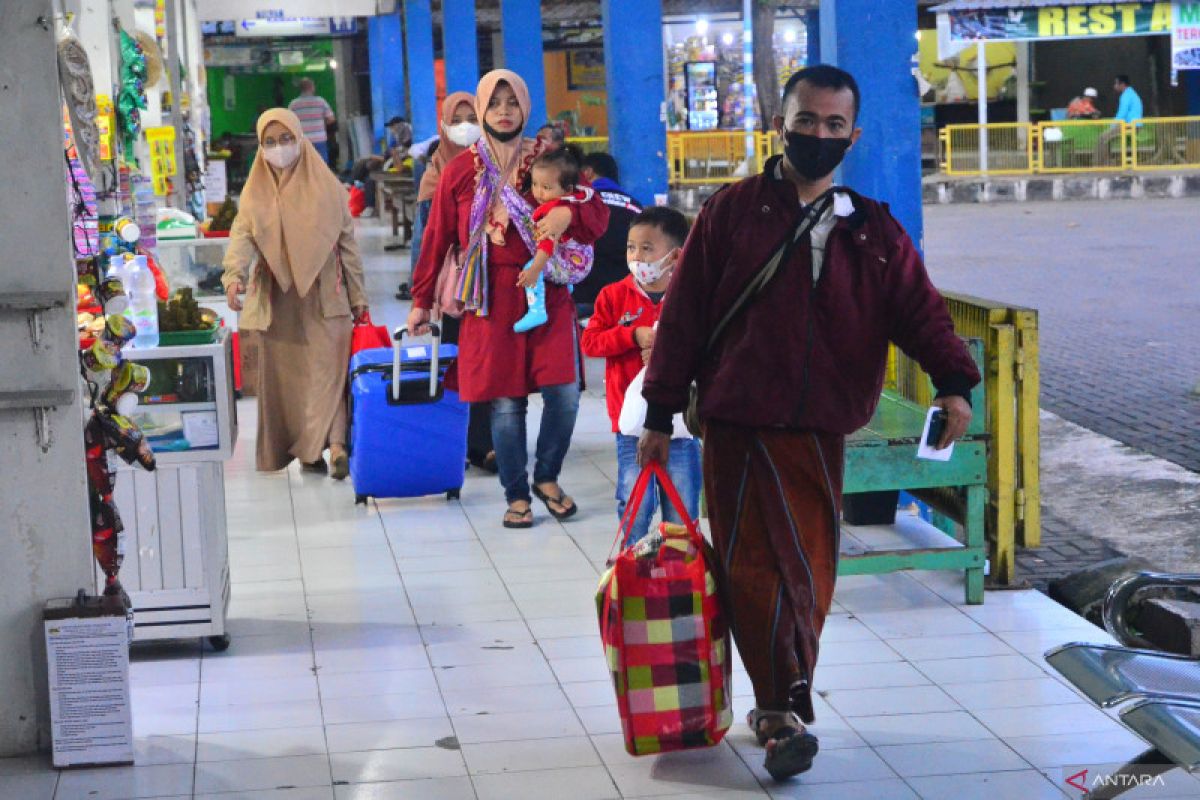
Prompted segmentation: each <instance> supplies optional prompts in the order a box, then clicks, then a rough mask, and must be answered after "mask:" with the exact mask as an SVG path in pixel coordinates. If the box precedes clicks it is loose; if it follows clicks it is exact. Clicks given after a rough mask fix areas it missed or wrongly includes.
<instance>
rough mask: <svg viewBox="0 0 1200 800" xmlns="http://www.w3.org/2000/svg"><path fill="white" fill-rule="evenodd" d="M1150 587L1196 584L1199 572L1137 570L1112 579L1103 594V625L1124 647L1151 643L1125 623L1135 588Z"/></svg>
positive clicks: (1178, 586) (1197, 586)
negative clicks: (1111, 582)
mask: <svg viewBox="0 0 1200 800" xmlns="http://www.w3.org/2000/svg"><path fill="white" fill-rule="evenodd" d="M1150 588H1166V589H1171V588H1176V589H1188V588H1200V575H1197V574H1176V573H1170V572H1140V573H1138V574H1137V575H1127V576H1126V577H1124V578H1121V579H1120V580H1117V581H1116V582H1114V583H1113V585H1112V586H1110V587H1109V589H1108V595H1107V596H1106V597H1105V598H1104V611H1103V616H1104V628H1105V630H1107V631H1108V632H1109V633H1110V634H1111V635H1112V637H1113V638H1114V639H1116V640H1117V641H1118V642H1120V643H1121V644H1123V645H1126V646H1128V647H1150V648H1153V647H1154V645H1153V644H1151V643H1149V642H1147V641H1146V640H1145V639H1143V638H1142V637H1140V636H1138V635H1137V634H1136V633H1134V631H1133V628H1132V627H1130V625H1129V607H1130V605H1131V603H1132V601H1133V598H1134V596H1135V595H1136V594H1138V593H1139V592H1142V591H1145V590H1146V589H1150Z"/></svg>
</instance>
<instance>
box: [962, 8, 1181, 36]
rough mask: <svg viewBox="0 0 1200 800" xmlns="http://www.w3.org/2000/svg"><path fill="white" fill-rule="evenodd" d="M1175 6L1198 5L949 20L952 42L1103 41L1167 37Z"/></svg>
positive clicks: (1025, 11)
mask: <svg viewBox="0 0 1200 800" xmlns="http://www.w3.org/2000/svg"><path fill="white" fill-rule="evenodd" d="M1175 5H1182V6H1189V5H1196V3H1189V2H1184V3H1175V2H1171V1H1170V0H1167V1H1166V2H1153V3H1150V2H1141V3H1091V4H1088V5H1061V6H1055V5H1050V6H1039V7H1037V8H1007V9H1005V8H1001V9H990V10H980V11H950V12H948V13H947V15H948V16H949V18H950V19H949V22H950V38H951V40H952V41H976V40H978V39H987V40H989V41H996V40H1008V41H1046V40H1053V39H1103V38H1108V37H1110V36H1152V35H1167V34H1170V33H1171V28H1172V21H1173V19H1174V14H1173V13H1172V12H1173V8H1172V7H1173V6H1175Z"/></svg>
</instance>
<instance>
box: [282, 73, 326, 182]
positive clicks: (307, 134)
mask: <svg viewBox="0 0 1200 800" xmlns="http://www.w3.org/2000/svg"><path fill="white" fill-rule="evenodd" d="M297 85H298V87H299V89H300V96H299V97H297V98H296V99H295V100H293V101H292V102H290V103H288V111H291V112H292V113H293V114H295V115H296V116H297V117H299V118H300V124H301V125H303V126H304V138H306V139H307V140H308V141H309V142H310V143H311V144H312V146H313V147H314V148H316V151H317V154H318V155H320V156H321V160H322V161H324V162H325V163H326V164H328V163H329V136H328V134H327V133H326V132H325V126H327V125H332V124H333V123H334V122H336V121H337V117H336V116H335V115H334V113H333V109H332V108H330V107H329V103H327V102H326V101H325V98H324V97H321V96H320V95H319V94H317V85H316V84H315V83H313V82H312V78H301V79H300V81H299V83H298V84H297Z"/></svg>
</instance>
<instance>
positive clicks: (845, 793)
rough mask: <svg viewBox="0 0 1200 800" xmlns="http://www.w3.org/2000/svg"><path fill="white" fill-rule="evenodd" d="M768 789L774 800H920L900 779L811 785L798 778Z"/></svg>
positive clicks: (805, 779)
mask: <svg viewBox="0 0 1200 800" xmlns="http://www.w3.org/2000/svg"><path fill="white" fill-rule="evenodd" d="M817 758H818V759H820V758H821V756H817ZM768 789H769V791H770V796H771V797H772V798H773V799H774V800H919V799H918V797H917V795H916V793H915V792H913V790H912V789H911V788H909V786H908V784H906V783H905V782H904V781H902V780H900V779H899V778H883V779H880V780H874V781H857V780H856V781H847V782H845V783H812V782H811V781H810V780H809V779H808V778H807V777H806V776H805V775H801V776H800V777H799V778H797V779H796V780H794V781H790V782H788V783H786V784H782V785H780V784H775V783H771V784H769V785H768Z"/></svg>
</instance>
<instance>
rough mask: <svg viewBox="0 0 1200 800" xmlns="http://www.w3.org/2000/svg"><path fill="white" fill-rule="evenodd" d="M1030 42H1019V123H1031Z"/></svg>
mask: <svg viewBox="0 0 1200 800" xmlns="http://www.w3.org/2000/svg"><path fill="white" fill-rule="evenodd" d="M1032 46H1033V45H1032V44H1031V43H1030V42H1017V122H1029V102H1030V94H1031V93H1030V91H1029V80H1030V74H1029V73H1030V66H1031V65H1030V61H1029V48H1031V47H1032Z"/></svg>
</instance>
